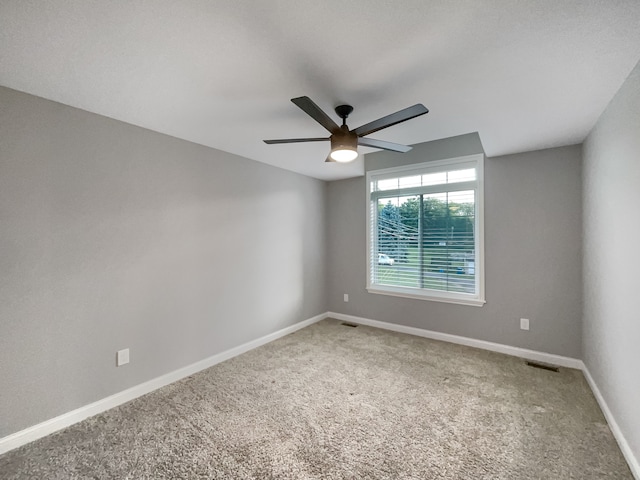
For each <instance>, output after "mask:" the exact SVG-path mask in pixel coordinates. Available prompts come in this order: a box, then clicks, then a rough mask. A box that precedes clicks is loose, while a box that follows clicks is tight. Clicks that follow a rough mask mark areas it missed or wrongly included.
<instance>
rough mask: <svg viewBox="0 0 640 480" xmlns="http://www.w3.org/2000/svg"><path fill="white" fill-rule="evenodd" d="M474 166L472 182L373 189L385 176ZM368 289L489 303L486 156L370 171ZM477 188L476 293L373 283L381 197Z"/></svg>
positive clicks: (397, 294) (399, 294) (394, 294)
mask: <svg viewBox="0 0 640 480" xmlns="http://www.w3.org/2000/svg"><path fill="white" fill-rule="evenodd" d="M465 164H466V166H469V168H471V167H472V166H473V167H475V169H476V180H475V181H472V182H460V183H449V184H442V185H436V186H433V187H416V188H413V189H412V188H404V189H400V190H395V191H383V192H380V193H379V194H377V193H376V192H372V191H371V184H372V182H373V181H375V180H383V179H385V178H396V177H402V176H404V174H408V173H410V172H411V173H412V171H415V173H416V175H417V174H426V173H432V172H433V173H435V172H442V171H450V170H452V169H460V168H462V167H464V166H465ZM366 178H367V287H366V288H367V291H368V292H369V293H376V294H382V295H392V296H396V297H405V298H417V299H421V300H429V301H436V302H446V303H457V304H461V305H472V306H478V307H481V306H482V305H484V304H485V303H486V301H485V296H484V155H483V154H475V155H467V156H464V157H456V158H451V159H446V160H436V161H432V162H425V163H418V164H412V165H406V166H402V167H392V168H385V169H381V170H371V171H369V172H367V177H366ZM470 189H473V190H475V191H476V198H475V206H476V211H475V219H474V220H475V232H476V235H475V239H474V240H475V251H476V261H475V280H476V285H475V287H476V292H475V294H468V293H458V292H447V291H441V290H434V289H427V288H410V287H397V286H390V285H380V284H374V283H372V280H373V271H372V262H373V261H374V257H375V258H377V253H378V252H377V234H374V232H373V231H372V228H373V225H372V222H373V221H372V216H373V215H372V212H373V211H374V210H372V208H375V212H377V201H378V198H379V197H386V196H389V195H393V194H394V193H398V194H399V195H411V194H412V193H417V192H420V193H425V192H446V191H458V190H470ZM374 254H375V255H374Z"/></svg>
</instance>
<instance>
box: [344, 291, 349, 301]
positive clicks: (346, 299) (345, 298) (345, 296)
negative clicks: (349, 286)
mask: <svg viewBox="0 0 640 480" xmlns="http://www.w3.org/2000/svg"><path fill="white" fill-rule="evenodd" d="M344 301H345V302H348V301H349V294H348V293H345V294H344Z"/></svg>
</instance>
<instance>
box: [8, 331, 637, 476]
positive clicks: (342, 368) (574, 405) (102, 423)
mask: <svg viewBox="0 0 640 480" xmlns="http://www.w3.org/2000/svg"><path fill="white" fill-rule="evenodd" d="M0 477H1V478H10V479H22V478H38V479H69V478H99V479H112V478H117V479H134V478H135V479H138V478H149V479H165V478H166V479H169V478H171V479H174V478H180V479H192V478H194V479H195V478H212V479H217V478H224V479H244V478H258V479H270V478H273V479H276V478H277V479H364V478H372V479H378V478H379V479H405V478H406V479H409V478H413V479H445V478H446V479H474V480H476V479H509V480H513V479H593V478H607V479H621V478H624V479H631V478H632V476H631V473H630V471H629V469H628V467H627V465H626V463H625V461H624V459H623V457H622V455H621V453H620V451H619V449H618V447H617V445H616V442H615V440H614V438H613V436H612V434H611V432H610V430H609V428H608V427H607V424H606V423H605V420H604V418H603V416H602V413H601V412H600V410H599V409H598V406H597V404H596V401H595V399H594V397H593V395H592V394H591V392H590V390H589V387H588V386H587V384H586V382H585V380H584V378H583V376H582V374H581V372H579V371H577V370H570V369H560V372H559V373H554V372H549V371H545V370H539V369H535V368H532V367H529V366H526V365H525V363H524V362H523V361H522V360H521V359H518V358H514V357H508V356H504V355H500V354H496V353H491V352H486V351H482V350H476V349H472V348H468V347H462V346H458V345H452V344H447V343H442V342H436V341H432V340H427V339H423V338H418V337H412V336H409V335H402V334H396V333H390V332H386V331H382V330H377V329H373V328H368V327H363V326H359V327H357V328H350V327H346V326H342V325H340V322H338V321H334V320H325V321H323V322H320V323H318V324H315V325H313V326H311V327H308V328H306V329H304V330H300V331H298V332H296V333H294V334H292V335H289V336H287V337H285V338H282V339H280V340H277V341H275V342H273V343H271V344H269V345H265V346H263V347H260V348H258V349H256V350H253V351H251V352H249V353H246V354H244V355H241V356H239V357H236V358H234V359H232V360H229V361H227V362H224V363H222V364H219V365H217V366H215V367H212V368H210V369H208V370H206V371H203V372H201V373H199V374H196V375H193V376H191V377H189V378H187V379H185V380H183V381H180V382H177V383H175V384H173V385H170V386H168V387H165V388H163V389H161V390H158V391H156V392H154V393H152V394H149V395H146V396H144V397H142V398H139V399H137V400H135V401H133V402H130V403H128V404H126V405H123V406H121V407H118V408H115V409H113V410H110V411H108V412H106V413H104V414H101V415H98V416H96V417H93V418H90V419H88V420H86V421H84V422H82V423H79V424H77V425H75V426H73V427H70V428H68V429H66V430H64V431H62V432H59V433H57V434H54V435H51V436H49V437H47V438H43V439H41V440H38V441H36V442H33V443H31V444H29V445H26V446H24V447H22V448H19V449H17V450H14V451H12V452H9V453H7V454H5V455H3V456H1V457H0Z"/></svg>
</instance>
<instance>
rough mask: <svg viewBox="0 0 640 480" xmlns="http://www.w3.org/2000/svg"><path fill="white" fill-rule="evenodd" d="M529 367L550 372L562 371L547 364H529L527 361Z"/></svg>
mask: <svg viewBox="0 0 640 480" xmlns="http://www.w3.org/2000/svg"><path fill="white" fill-rule="evenodd" d="M527 365H529V366H530V367H533V368H541V369H542V370H549V371H550V372H558V371H560V370H559V368H558V367H554V366H553V365H547V364H546V363H538V362H529V361H527Z"/></svg>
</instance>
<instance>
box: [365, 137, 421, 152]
mask: <svg viewBox="0 0 640 480" xmlns="http://www.w3.org/2000/svg"><path fill="white" fill-rule="evenodd" d="M358 145H362V146H363V147H374V148H381V149H382V150H389V151H391V152H400V153H407V152H408V151H409V150H411V149H412V148H413V147H410V146H409V145H402V144H400V143H392V142H385V141H384V140H376V139H375V138H358Z"/></svg>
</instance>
